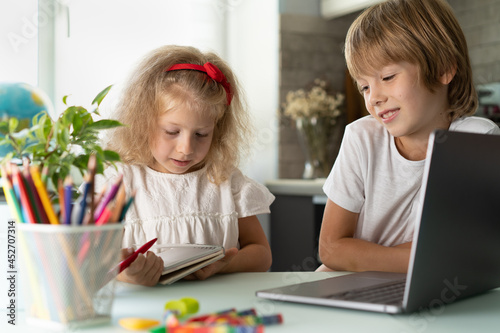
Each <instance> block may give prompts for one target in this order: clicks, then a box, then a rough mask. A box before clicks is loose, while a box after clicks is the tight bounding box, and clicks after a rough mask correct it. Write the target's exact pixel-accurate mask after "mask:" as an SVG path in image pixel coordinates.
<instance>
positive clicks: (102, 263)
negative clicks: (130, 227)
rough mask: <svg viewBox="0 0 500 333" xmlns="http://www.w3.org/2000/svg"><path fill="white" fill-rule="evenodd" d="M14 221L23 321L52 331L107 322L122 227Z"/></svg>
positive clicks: (112, 297)
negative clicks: (23, 312)
mask: <svg viewBox="0 0 500 333" xmlns="http://www.w3.org/2000/svg"><path fill="white" fill-rule="evenodd" d="M17 226H18V235H19V238H18V243H17V246H18V248H19V253H20V268H21V270H20V274H19V275H20V282H21V288H22V289H20V291H21V293H22V294H23V295H24V296H25V309H26V322H27V323H28V324H32V325H41V326H45V327H48V328H50V329H53V330H64V329H73V328H79V327H82V326H87V325H95V324H104V323H108V322H109V321H110V318H111V308H112V304H113V299H114V287H115V279H114V277H115V276H116V273H117V272H116V271H113V270H112V268H113V267H115V266H116V264H117V263H118V262H119V261H120V248H121V239H122V228H123V226H122V225H120V224H109V225H103V226H95V225H94V226H65V225H48V224H25V223H18V224H17Z"/></svg>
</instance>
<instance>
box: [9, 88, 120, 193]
mask: <svg viewBox="0 0 500 333" xmlns="http://www.w3.org/2000/svg"><path fill="white" fill-rule="evenodd" d="M110 89H111V86H109V87H107V88H105V89H104V90H103V91H101V92H100V93H99V94H98V95H97V96H96V97H95V98H94V100H93V101H92V105H93V106H95V109H94V110H92V111H88V110H87V109H86V108H84V107H83V106H68V107H67V108H66V110H64V111H63V112H62V113H61V114H60V115H59V117H58V118H57V119H56V120H53V119H52V118H51V117H50V115H49V114H48V113H47V111H42V112H40V113H38V114H36V115H35V116H34V117H33V118H32V120H31V127H30V126H28V127H27V128H22V126H20V120H19V119H18V118H16V117H9V118H8V119H4V120H2V121H0V133H1V135H2V137H0V145H8V146H10V147H11V148H12V149H11V151H10V152H8V153H7V154H6V155H5V156H4V157H3V158H2V160H1V163H2V164H4V163H7V162H10V161H15V160H17V161H21V160H22V159H23V158H28V159H29V160H30V163H31V164H35V165H38V166H39V168H40V170H42V169H43V168H44V167H45V170H46V172H47V174H46V176H47V187H48V189H49V190H50V189H52V190H54V189H57V186H58V183H59V182H60V181H62V180H64V179H65V178H66V177H67V176H68V175H70V174H74V172H73V171H75V170H76V171H77V172H78V173H79V174H80V175H81V176H83V175H84V174H85V172H86V170H87V166H88V161H89V158H90V156H91V155H95V157H96V170H95V172H96V173H102V172H103V171H104V167H105V165H106V164H113V165H114V163H115V162H118V161H120V156H119V155H118V153H116V152H114V151H111V150H105V149H103V148H102V147H101V146H100V145H99V132H100V131H102V130H106V129H111V128H115V127H118V126H122V124H121V123H120V122H118V121H116V120H111V119H100V120H94V116H99V106H100V104H101V102H102V100H103V99H104V97H105V96H106V95H107V93H108V92H109V90H110ZM67 97H68V96H65V97H64V98H63V103H64V105H67V104H66V102H67ZM75 185H77V184H75ZM51 192H57V191H51ZM52 194H54V193H52Z"/></svg>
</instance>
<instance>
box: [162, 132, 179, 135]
mask: <svg viewBox="0 0 500 333" xmlns="http://www.w3.org/2000/svg"><path fill="white" fill-rule="evenodd" d="M165 133H167V134H168V135H176V134H179V132H177V131H165Z"/></svg>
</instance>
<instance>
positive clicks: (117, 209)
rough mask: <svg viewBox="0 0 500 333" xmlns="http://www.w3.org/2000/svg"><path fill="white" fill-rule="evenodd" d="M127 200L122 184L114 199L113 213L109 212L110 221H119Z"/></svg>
mask: <svg viewBox="0 0 500 333" xmlns="http://www.w3.org/2000/svg"><path fill="white" fill-rule="evenodd" d="M126 200H127V194H126V193H125V186H124V185H123V184H122V186H121V187H120V189H119V190H118V194H117V195H116V199H115V206H114V208H113V213H112V214H111V218H110V220H109V221H110V222H120V221H119V220H120V215H121V212H122V209H123V206H125V201H126Z"/></svg>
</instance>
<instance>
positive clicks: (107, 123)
mask: <svg viewBox="0 0 500 333" xmlns="http://www.w3.org/2000/svg"><path fill="white" fill-rule="evenodd" d="M120 126H123V124H122V123H120V122H119V121H117V120H112V119H103V120H98V121H96V122H94V123H92V124H90V125H89V126H87V128H88V129H92V130H103V129H110V128H115V127H120Z"/></svg>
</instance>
